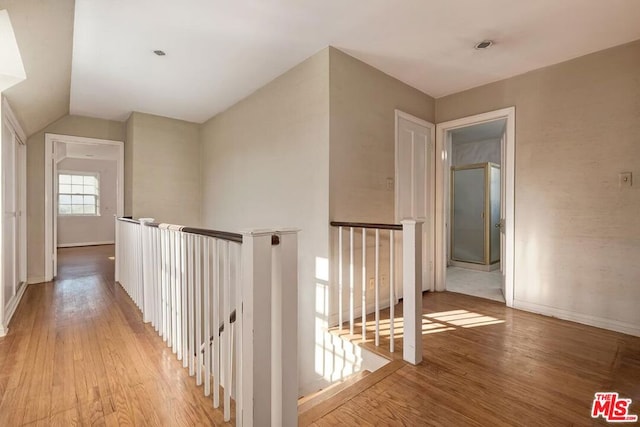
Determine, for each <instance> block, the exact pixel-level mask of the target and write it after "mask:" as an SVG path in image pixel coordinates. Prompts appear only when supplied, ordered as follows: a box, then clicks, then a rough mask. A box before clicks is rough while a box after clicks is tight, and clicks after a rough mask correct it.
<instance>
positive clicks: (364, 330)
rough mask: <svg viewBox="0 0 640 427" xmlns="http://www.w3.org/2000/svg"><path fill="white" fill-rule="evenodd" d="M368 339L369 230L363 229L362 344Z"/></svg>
mask: <svg viewBox="0 0 640 427" xmlns="http://www.w3.org/2000/svg"><path fill="white" fill-rule="evenodd" d="M366 339H367V229H366V228H363V229H362V342H364V341H366Z"/></svg>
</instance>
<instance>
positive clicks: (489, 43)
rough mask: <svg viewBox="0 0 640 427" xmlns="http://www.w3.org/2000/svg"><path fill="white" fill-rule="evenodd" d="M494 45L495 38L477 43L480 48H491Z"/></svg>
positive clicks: (477, 47)
mask: <svg viewBox="0 0 640 427" xmlns="http://www.w3.org/2000/svg"><path fill="white" fill-rule="evenodd" d="M492 45H493V40H483V41H481V42H479V43H476V45H475V48H476V49H478V50H480V49H487V48H490V47H491V46H492Z"/></svg>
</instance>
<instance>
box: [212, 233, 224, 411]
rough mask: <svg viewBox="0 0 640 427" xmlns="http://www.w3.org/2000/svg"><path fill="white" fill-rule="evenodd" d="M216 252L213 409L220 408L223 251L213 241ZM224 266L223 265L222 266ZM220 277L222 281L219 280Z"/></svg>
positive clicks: (218, 243)
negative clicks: (221, 269)
mask: <svg viewBox="0 0 640 427" xmlns="http://www.w3.org/2000/svg"><path fill="white" fill-rule="evenodd" d="M214 248H216V251H215V253H214V256H213V260H214V266H215V272H214V276H213V407H214V408H219V407H220V354H221V352H220V333H219V327H220V320H221V319H220V290H221V289H222V286H221V283H223V282H224V276H221V274H220V273H221V271H220V260H221V258H223V251H221V250H220V242H219V241H218V239H216V240H215V241H214ZM223 265H224V264H223ZM221 277H222V280H221Z"/></svg>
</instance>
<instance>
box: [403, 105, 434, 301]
mask: <svg viewBox="0 0 640 427" xmlns="http://www.w3.org/2000/svg"><path fill="white" fill-rule="evenodd" d="M394 111H395V124H394V126H395V127H394V168H395V173H394V199H393V200H394V202H393V203H394V213H393V215H394V218H395V222H396V223H399V222H400V220H401V219H403V218H400V217H399V214H398V204H399V203H398V197H399V195H400V184H399V182H400V180H399V179H398V173H399V171H400V164H399V156H398V131H399V130H400V128H399V119H405V120H407V121H409V122H412V123H415V124H417V125H419V126H424V127H426V128H427V129H429V145H430V150H429V151H428V155H429V159H428V161H429V164H428V165H427V168H428V171H430V172H431V173H432V175H431V176H432V177H434V176H435V171H436V160H435V157H436V152H437V151H436V143H435V142H436V125H434V124H433V123H430V122H428V121H426V120H422V119H421V118H418V117H415V116H412V115H411V114H407V113H405V112H403V111H400V110H397V109H396V110H394ZM429 181H430V182H427V185H426V186H425V190H426V191H428V192H429V194H430V197H428V198H427V197H425V201H426V202H427V203H428V204H429V205H430V206H427V209H426V212H429V211H431V212H432V215H431V218H420V219H424V226H423V231H424V233H426V234H427V239H425V241H424V243H423V245H424V246H423V248H425V249H426V256H427V260H426V265H425V266H424V268H423V278H424V277H425V276H427V277H428V280H424V279H423V285H422V287H423V290H427V289H425V286H426V285H427V283H428V284H429V287H428V290H430V291H434V290H435V271H434V268H433V266H434V264H435V252H436V251H435V249H436V246H435V245H436V240H435V238H434V235H435V225H436V222H435V221H434V219H433V217H434V215H433V212H434V210H435V206H436V182H435V179H430V180H429ZM429 207H430V208H431V209H429ZM397 249H398V250H397V251H396V253H401V252H400V250H399V249H400V246H398V247H397ZM423 252H424V251H423ZM397 262H398V265H397V266H396V271H397V272H400V271H401V270H402V266H401V264H400V263H401V259H400V257H398V259H397ZM398 292H399V294H398V296H399V297H402V295H403V290H402V287H401V288H400V289H399V290H398Z"/></svg>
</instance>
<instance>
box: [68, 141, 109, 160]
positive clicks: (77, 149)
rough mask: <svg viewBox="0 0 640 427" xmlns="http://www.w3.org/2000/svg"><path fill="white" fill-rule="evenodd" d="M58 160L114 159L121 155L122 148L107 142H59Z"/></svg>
mask: <svg viewBox="0 0 640 427" xmlns="http://www.w3.org/2000/svg"><path fill="white" fill-rule="evenodd" d="M57 144H58V146H57V150H56V152H57V153H58V162H60V161H61V160H63V159H84V160H114V161H117V160H118V158H119V156H120V148H119V147H117V146H114V145H105V144H90V143H82V144H74V143H68V142H60V141H58V142H57Z"/></svg>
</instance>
